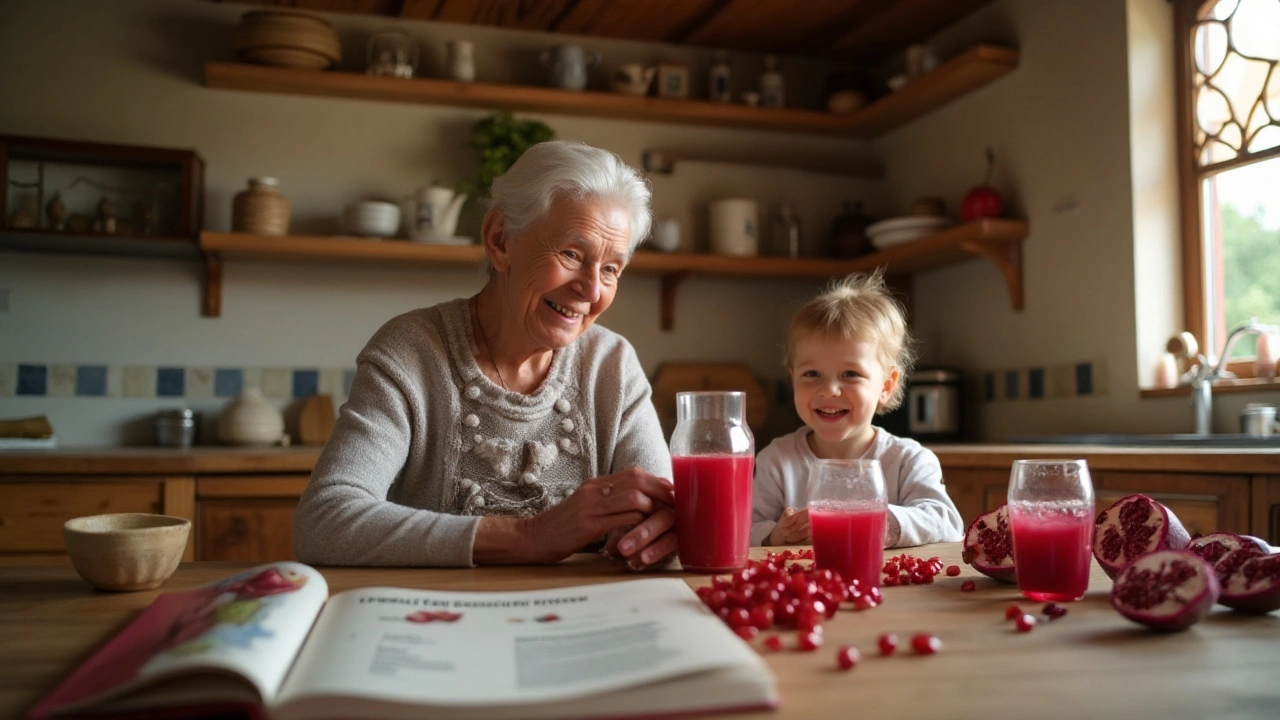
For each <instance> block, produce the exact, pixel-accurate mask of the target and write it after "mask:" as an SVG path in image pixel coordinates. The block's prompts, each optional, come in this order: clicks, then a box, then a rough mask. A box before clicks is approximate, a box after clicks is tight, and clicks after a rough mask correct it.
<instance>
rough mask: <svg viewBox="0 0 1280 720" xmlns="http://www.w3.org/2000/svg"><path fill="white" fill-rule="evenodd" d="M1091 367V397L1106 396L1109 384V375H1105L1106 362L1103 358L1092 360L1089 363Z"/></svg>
mask: <svg viewBox="0 0 1280 720" xmlns="http://www.w3.org/2000/svg"><path fill="white" fill-rule="evenodd" d="M1090 365H1092V366H1093V370H1092V371H1091V373H1092V375H1093V393H1092V394H1093V395H1106V394H1107V388H1108V386H1109V384H1110V382H1109V375H1108V373H1107V361H1106V359H1105V358H1094V359H1093V360H1091V361H1090Z"/></svg>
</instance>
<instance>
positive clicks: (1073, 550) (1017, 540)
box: [1009, 503, 1094, 600]
mask: <svg viewBox="0 0 1280 720" xmlns="http://www.w3.org/2000/svg"><path fill="white" fill-rule="evenodd" d="M1009 524H1010V526H1011V530H1012V532H1013V559H1014V567H1015V569H1016V570H1017V573H1018V590H1019V591H1021V592H1022V594H1023V595H1025V596H1027V597H1029V598H1031V599H1032V600H1079V599H1080V598H1082V597H1084V594H1085V591H1086V590H1088V588H1089V563H1090V561H1091V560H1092V558H1093V528H1094V517H1093V508H1092V506H1089V507H1085V506H1079V507H1074V506H1063V505H1056V504H1047V503H1032V504H1027V505H1017V504H1012V503H1011V504H1010V505H1009Z"/></svg>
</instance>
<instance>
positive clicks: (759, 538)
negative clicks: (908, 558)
mask: <svg viewBox="0 0 1280 720" xmlns="http://www.w3.org/2000/svg"><path fill="white" fill-rule="evenodd" d="M812 432H813V430H810V429H809V428H808V427H802V428H800V429H799V430H797V431H795V432H793V433H790V434H788V435H783V436H782V437H779V438H777V439H775V440H774V441H773V442H771V443H769V446H768V447H766V448H765V449H764V450H761V451H760V454H759V455H758V456H757V457H756V475H755V487H754V492H753V501H752V504H753V507H754V510H753V511H752V520H751V544H752V545H759V544H761V543H762V542H763V541H764V539H765V538H766V537H768V535H769V533H770V532H773V526H774V525H776V524H777V523H778V519H779V518H781V517H782V511H783V510H785V509H786V508H788V507H794V508H801V509H802V508H804V507H806V506H808V504H809V468H810V466H812V465H813V463H815V462H817V460H818V456H817V455H814V454H813V450H812V449H810V448H809V435H810V433H812ZM862 457H863V458H866V459H868V460H870V459H876V460H879V461H880V469H881V471H882V472H883V473H884V485H885V494H886V495H888V497H889V517H888V523H887V525H886V528H885V542H884V546H885V547H909V546H913V545H924V544H926V543H935V542H959V541H960V540H962V539H963V538H964V525H963V524H962V523H961V520H960V513H959V511H957V510H956V506H955V503H953V502H951V498H950V497H948V496H947V489H946V487H944V486H943V484H942V465H941V464H940V463H939V462H938V456H937V455H934V454H933V451H932V450H929V449H928V448H926V447H924V446H923V445H921V444H920V443H918V442H916V441H915V440H911V439H908V438H900V437H897V436H896V435H892V434H890V433H888V432H886V431H884V430H883V429H881V428H876V437H875V440H874V441H872V443H871V447H869V448H867V451H866V452H865V453H863V455H862Z"/></svg>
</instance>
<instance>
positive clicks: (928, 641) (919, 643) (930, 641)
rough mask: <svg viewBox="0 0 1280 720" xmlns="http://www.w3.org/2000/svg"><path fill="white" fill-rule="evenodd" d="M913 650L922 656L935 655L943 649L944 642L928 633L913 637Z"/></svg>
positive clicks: (917, 634)
mask: <svg viewBox="0 0 1280 720" xmlns="http://www.w3.org/2000/svg"><path fill="white" fill-rule="evenodd" d="M911 649H912V650H914V651H916V653H918V654H920V655H933V654H934V653H936V652H938V651H939V650H941V649H942V641H941V640H939V639H938V638H936V637H934V636H932V635H930V634H928V633H916V634H915V635H912V636H911Z"/></svg>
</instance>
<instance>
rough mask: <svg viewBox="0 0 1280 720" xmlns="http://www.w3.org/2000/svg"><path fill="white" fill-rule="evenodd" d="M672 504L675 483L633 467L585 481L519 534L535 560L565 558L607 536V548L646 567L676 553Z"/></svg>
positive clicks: (543, 560) (525, 522)
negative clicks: (672, 483) (615, 540)
mask: <svg viewBox="0 0 1280 720" xmlns="http://www.w3.org/2000/svg"><path fill="white" fill-rule="evenodd" d="M674 504H675V495H674V493H673V490H672V485H671V481H669V480H666V479H665V478H660V477H657V476H655V475H650V474H649V473H647V472H645V471H644V470H641V469H640V468H632V469H630V470H624V471H622V472H618V473H614V474H612V475H606V476H603V477H598V478H592V479H591V480H588V481H586V482H584V483H583V484H582V485H581V487H579V488H578V489H577V490H575V491H574V492H573V494H572V495H570V496H569V497H567V498H565V499H564V501H562V502H561V503H560V504H558V505H556V506H555V507H552V508H550V509H548V510H545V511H543V512H542V513H540V514H538V515H535V516H534V517H531V518H528V519H526V520H525V521H524V522H523V532H522V533H521V534H522V535H523V536H524V538H525V542H527V550H528V553H529V560H530V561H531V562H547V563H550V562H556V561H559V560H562V559H564V558H566V557H568V556H569V555H572V554H573V553H575V552H577V551H578V550H580V549H581V548H582V547H583V546H584V545H587V544H589V543H591V542H594V541H596V540H599V539H600V538H601V537H604V536H606V535H607V536H609V537H610V540H611V542H610V545H609V546H608V549H609V550H611V551H612V552H613V553H614V554H615V555H618V556H621V557H624V558H627V559H628V561H629V563H630V564H631V565H632V567H644V566H647V565H650V564H652V563H653V562H654V561H657V560H662V559H663V558H665V557H666V556H667V555H670V554H671V553H673V552H675V549H676V544H675V532H674V527H675V512H674V511H672V510H671V507H672V506H673V505H674ZM619 532H621V533H623V534H622V535H620V536H619V535H618V533H619ZM615 537H616V539H617V542H616V543H615V542H612V540H613V539H614V538H615ZM624 547H625V548H626V549H624ZM659 553H661V554H659ZM633 558H634V560H633ZM646 558H652V559H646Z"/></svg>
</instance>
